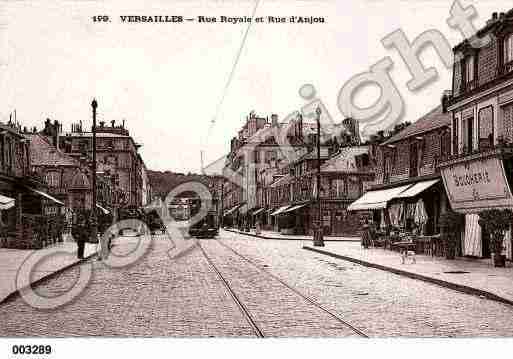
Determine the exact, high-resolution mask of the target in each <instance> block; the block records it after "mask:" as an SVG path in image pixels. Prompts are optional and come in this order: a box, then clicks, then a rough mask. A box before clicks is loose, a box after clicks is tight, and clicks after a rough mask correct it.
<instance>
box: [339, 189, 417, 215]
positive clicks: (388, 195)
mask: <svg viewBox="0 0 513 359" xmlns="http://www.w3.org/2000/svg"><path fill="white" fill-rule="evenodd" d="M411 186H413V185H412V184H408V185H404V186H399V187H393V188H387V189H381V190H376V191H368V192H367V193H365V194H364V195H363V196H361V197H360V198H358V199H357V200H356V201H354V202H353V203H351V204H350V205H349V207H348V208H347V210H348V211H359V210H369V209H381V208H385V207H386V206H387V202H388V201H390V200H391V199H393V198H396V197H397V195H399V193H401V192H403V191H404V190H406V189H408V188H410V187H411Z"/></svg>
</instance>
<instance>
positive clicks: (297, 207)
mask: <svg viewBox="0 0 513 359" xmlns="http://www.w3.org/2000/svg"><path fill="white" fill-rule="evenodd" d="M304 206H308V203H304V204H298V205H295V206H292V207H290V208H288V209H286V210H285V211H283V213H288V212H293V211H295V210H297V209H300V208H302V207H304Z"/></svg>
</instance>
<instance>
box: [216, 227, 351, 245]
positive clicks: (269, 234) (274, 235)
mask: <svg viewBox="0 0 513 359" xmlns="http://www.w3.org/2000/svg"><path fill="white" fill-rule="evenodd" d="M223 230H225V231H227V232H233V233H239V234H243V235H246V236H251V237H257V238H262V239H281V240H289V241H312V240H313V237H312V236H299V235H294V234H281V233H279V232H274V231H260V235H258V236H257V235H256V233H255V230H254V229H251V230H250V231H249V232H244V231H239V230H238V229H235V228H223ZM324 241H325V242H358V243H360V237H337V236H324Z"/></svg>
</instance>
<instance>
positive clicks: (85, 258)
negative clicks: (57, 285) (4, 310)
mask: <svg viewBox="0 0 513 359" xmlns="http://www.w3.org/2000/svg"><path fill="white" fill-rule="evenodd" d="M97 254H98V252H93V253H91V254H90V255H88V256H87V257H84V258H82V259H79V260H78V261H76V262H73V263H70V264H68V265H65V266H64V267H62V268H59V269H57V270H56V271H55V272H52V273H48V274H47V275H45V276H44V277H41V278H39V279H38V280H36V281H34V282H32V283H30V284H29V285H27V286H25V287H23V288H21V289H25V288H27V287H29V286H37V285H39V284H41V283H42V282H44V281H45V280H49V279H52V278H53V277H55V276H56V275H57V274H60V273H62V272H64V271H66V270H68V269H70V268H71V267H74V266H75V265H77V264H81V263H83V262H85V261H87V260H89V259H91V258H92V257H94V256H96V255H97ZM21 289H16V290H15V291H14V292H12V293H10V294H9V295H7V296H6V297H5V298H4V299H2V300H0V305H2V304H4V303H7V302H9V301H11V300H13V299H14V298H16V297H18V296H19V294H20V293H19V291H20V290H21Z"/></svg>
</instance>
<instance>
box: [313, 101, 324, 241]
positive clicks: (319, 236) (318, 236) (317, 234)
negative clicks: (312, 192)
mask: <svg viewBox="0 0 513 359" xmlns="http://www.w3.org/2000/svg"><path fill="white" fill-rule="evenodd" d="M315 114H316V117H315V118H316V120H317V181H316V184H317V191H316V196H315V197H316V198H315V199H316V201H317V211H318V212H317V225H316V226H314V239H313V245H314V246H315V247H324V239H323V233H322V232H323V231H322V217H321V214H322V210H321V109H320V108H319V107H317V109H316V110H315Z"/></svg>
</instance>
